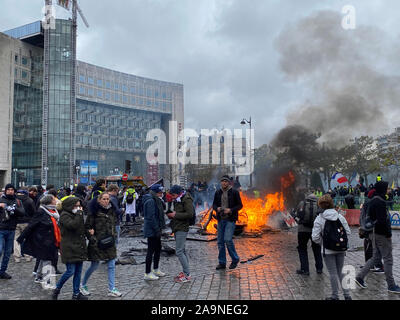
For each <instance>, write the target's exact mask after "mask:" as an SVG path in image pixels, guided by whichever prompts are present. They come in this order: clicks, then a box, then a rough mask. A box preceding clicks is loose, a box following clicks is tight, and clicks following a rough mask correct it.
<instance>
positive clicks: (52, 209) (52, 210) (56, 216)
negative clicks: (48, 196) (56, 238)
mask: <svg viewBox="0 0 400 320" xmlns="http://www.w3.org/2000/svg"><path fill="white" fill-rule="evenodd" d="M40 208H42V209H43V210H44V211H46V213H47V214H48V215H49V216H50V217H53V218H54V219H56V221H57V222H58V220H60V214H59V213H58V211H57V209H56V206H53V205H46V206H43V205H42V206H40Z"/></svg>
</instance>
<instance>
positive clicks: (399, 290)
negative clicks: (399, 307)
mask: <svg viewBox="0 0 400 320" xmlns="http://www.w3.org/2000/svg"><path fill="white" fill-rule="evenodd" d="M388 291H389V292H390V293H400V287H399V286H398V285H395V286H394V287H391V288H389V289H388Z"/></svg>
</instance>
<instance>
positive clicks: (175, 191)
mask: <svg viewBox="0 0 400 320" xmlns="http://www.w3.org/2000/svg"><path fill="white" fill-rule="evenodd" d="M182 191H183V188H182V187H181V186H178V185H174V186H172V187H171V189H170V190H169V193H171V194H181V193H182Z"/></svg>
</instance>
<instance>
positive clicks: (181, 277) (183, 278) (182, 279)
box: [174, 272, 188, 282]
mask: <svg viewBox="0 0 400 320" xmlns="http://www.w3.org/2000/svg"><path fill="white" fill-rule="evenodd" d="M174 280H175V282H188V279H186V276H185V274H184V273H183V272H181V273H180V274H178V276H176V277H175V278H174Z"/></svg>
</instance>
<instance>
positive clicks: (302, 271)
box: [296, 269, 310, 276]
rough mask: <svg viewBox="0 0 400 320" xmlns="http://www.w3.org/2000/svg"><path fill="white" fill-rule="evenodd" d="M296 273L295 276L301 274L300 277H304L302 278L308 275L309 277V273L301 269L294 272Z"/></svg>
mask: <svg viewBox="0 0 400 320" xmlns="http://www.w3.org/2000/svg"><path fill="white" fill-rule="evenodd" d="M296 273H297V274H302V275H304V276H309V275H310V272H309V271H305V270H302V269H298V270H296Z"/></svg>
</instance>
